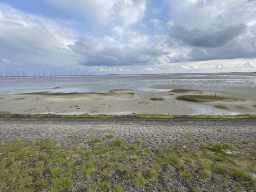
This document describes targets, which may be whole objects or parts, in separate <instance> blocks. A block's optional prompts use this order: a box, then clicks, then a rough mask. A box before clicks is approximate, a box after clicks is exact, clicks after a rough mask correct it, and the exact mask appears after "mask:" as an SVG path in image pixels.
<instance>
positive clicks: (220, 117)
mask: <svg viewBox="0 0 256 192" xmlns="http://www.w3.org/2000/svg"><path fill="white" fill-rule="evenodd" d="M188 117H192V118H219V119H248V118H256V115H189V116H188Z"/></svg>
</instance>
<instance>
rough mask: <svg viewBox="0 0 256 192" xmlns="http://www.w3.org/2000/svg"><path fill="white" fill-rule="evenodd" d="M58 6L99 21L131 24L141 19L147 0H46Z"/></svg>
mask: <svg viewBox="0 0 256 192" xmlns="http://www.w3.org/2000/svg"><path fill="white" fill-rule="evenodd" d="M45 1H47V2H48V3H50V4H52V5H53V6H56V7H61V8H63V9H66V10H70V11H76V12H77V11H78V12H79V13H80V14H82V15H85V16H87V17H88V18H91V19H96V20H97V22H99V23H104V24H109V23H111V22H119V23H121V24H122V25H124V26H129V25H131V24H134V23H136V22H138V21H140V20H141V19H142V18H143V17H144V12H145V10H146V0H138V1H135V0H107V1H105V0H93V1H92V0H79V1H78V0H76V1H70V0H45Z"/></svg>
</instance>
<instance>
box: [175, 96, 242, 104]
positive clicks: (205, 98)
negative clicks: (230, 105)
mask: <svg viewBox="0 0 256 192" xmlns="http://www.w3.org/2000/svg"><path fill="white" fill-rule="evenodd" d="M176 99H178V100H183V101H191V102H199V103H203V102H213V101H225V102H232V101H245V100H244V99H238V98H233V97H223V96H214V95H181V96H178V97H176Z"/></svg>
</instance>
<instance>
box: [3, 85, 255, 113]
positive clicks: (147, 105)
mask: <svg viewBox="0 0 256 192" xmlns="http://www.w3.org/2000/svg"><path fill="white" fill-rule="evenodd" d="M158 88H159V89H162V91H160V92H147V91H137V90H130V89H115V90H111V91H109V92H105V93H97V92H89V93H56V92H55V93H51V92H38V93H28V94H13V95H1V96H0V114H73V115H76V114H91V115H98V114H112V115H129V114H164V115H210V114H220V115H222V114H223V115H235V114H251V115H255V114H256V99H255V98H249V99H247V97H246V93H245V94H244V96H243V95H239V96H240V98H238V100H236V101H231V102H228V101H213V102H204V103H194V102H189V101H181V100H177V99H176V97H178V96H181V95H195V94H197V95H215V92H209V91H197V92H196V91H192V92H188V93H175V92H170V90H172V89H170V87H158ZM233 95H235V94H232V93H217V96H233ZM245 98H246V99H245ZM239 99H241V100H239Z"/></svg>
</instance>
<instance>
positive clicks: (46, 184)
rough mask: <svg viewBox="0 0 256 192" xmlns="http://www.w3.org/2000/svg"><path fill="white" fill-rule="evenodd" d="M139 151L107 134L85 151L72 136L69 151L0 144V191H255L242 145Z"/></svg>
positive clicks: (47, 145) (251, 164)
mask: <svg viewBox="0 0 256 192" xmlns="http://www.w3.org/2000/svg"><path fill="white" fill-rule="evenodd" d="M142 146H143V141H142V140H139V141H137V142H136V143H134V144H133V145H125V144H124V143H123V141H122V140H119V139H116V138H114V136H113V135H111V134H110V135H108V136H107V137H106V138H105V140H104V141H103V140H101V139H99V138H96V139H94V140H92V141H91V142H90V147H91V148H90V149H85V148H84V146H83V143H80V141H79V139H78V137H77V136H74V137H73V145H71V146H65V145H64V144H62V143H61V142H57V141H21V140H17V141H9V142H6V143H2V144H0V191H44V190H45V191H67V190H69V189H71V188H72V187H74V186H75V187H76V188H77V189H78V190H81V191H109V190H111V191H116V192H121V191H125V190H126V191H131V190H134V189H138V190H139V189H144V190H145V191H155V190H156V191H175V185H172V182H174V181H179V182H180V183H181V185H183V186H185V187H186V189H187V190H188V191H195V192H201V191H204V190H206V191H224V190H226V189H227V190H228V191H239V190H249V189H251V190H256V180H255V174H256V148H255V145H250V143H248V142H242V143H237V144H233V145H232V146H231V145H229V144H214V143H207V144H205V143H200V144H199V143H198V144H193V145H192V144H188V143H184V144H182V145H175V146H174V145H173V146H170V147H169V148H167V149H165V150H159V149H154V150H152V151H147V150H145V149H144V148H143V147H142ZM241 148H243V151H241V150H239V149H241ZM253 174H254V175H253ZM205 183H208V184H209V185H205ZM211 183H212V184H214V185H212V184H211ZM230 183H231V184H230Z"/></svg>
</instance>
